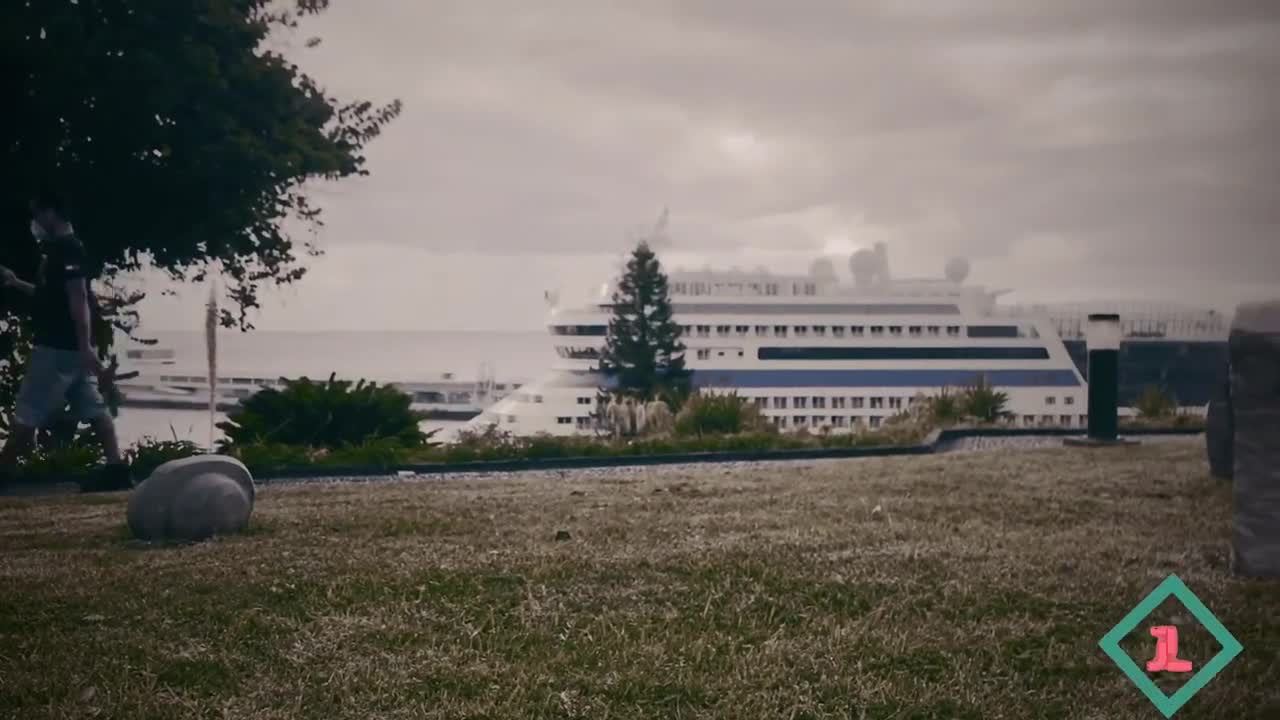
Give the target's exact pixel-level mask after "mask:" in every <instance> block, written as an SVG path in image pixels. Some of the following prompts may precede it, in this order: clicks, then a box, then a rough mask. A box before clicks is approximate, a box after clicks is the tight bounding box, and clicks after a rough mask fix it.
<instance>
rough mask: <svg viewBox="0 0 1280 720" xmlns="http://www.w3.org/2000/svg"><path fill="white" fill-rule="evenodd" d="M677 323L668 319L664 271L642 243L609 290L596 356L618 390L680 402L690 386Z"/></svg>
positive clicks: (668, 307)
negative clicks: (608, 312)
mask: <svg viewBox="0 0 1280 720" xmlns="http://www.w3.org/2000/svg"><path fill="white" fill-rule="evenodd" d="M684 351H685V347H684V344H683V343H682V342H680V326H678V325H676V323H675V321H674V320H672V318H671V298H670V296H669V295H668V288H667V275H666V273H664V272H663V271H662V265H661V264H660V263H659V262H658V258H657V256H656V255H654V253H653V250H651V249H650V248H649V245H648V243H646V242H643V241H642V242H641V243H640V244H639V245H637V246H636V249H635V250H634V251H632V253H631V259H630V260H628V261H627V269H626V272H624V273H623V275H622V277H621V278H620V279H619V280H618V287H617V288H616V289H615V290H614V293H613V317H612V319H610V320H609V332H608V336H607V338H606V339H605V346H604V349H603V351H602V352H601V354H600V370H601V371H602V372H604V373H606V374H608V375H610V376H611V377H613V378H614V379H615V380H616V381H617V386H616V388H617V390H619V391H621V392H624V393H627V394H631V395H635V396H638V397H639V398H642V399H650V398H654V397H664V399H666V400H668V402H671V401H675V402H679V399H680V398H683V397H684V396H685V395H686V394H687V393H688V389H689V371H688V369H686V368H685V365H684Z"/></svg>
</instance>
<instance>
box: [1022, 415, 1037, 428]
mask: <svg viewBox="0 0 1280 720" xmlns="http://www.w3.org/2000/svg"><path fill="white" fill-rule="evenodd" d="M1022 424H1023V425H1025V426H1026V427H1031V426H1032V425H1035V424H1036V416H1035V415H1023V416H1022Z"/></svg>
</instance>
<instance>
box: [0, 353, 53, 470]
mask: <svg viewBox="0 0 1280 720" xmlns="http://www.w3.org/2000/svg"><path fill="white" fill-rule="evenodd" d="M66 387H67V383H66V382H65V380H64V379H63V378H62V377H61V375H60V374H59V372H58V367H57V363H56V362H55V357H54V353H50V352H49V351H48V349H47V348H42V347H34V348H32V349H31V357H30V358H28V359H27V371H26V372H25V373H23V375H22V384H21V386H19V388H18V396H17V398H16V402H15V403H14V413H13V421H12V422H11V423H10V428H9V430H10V432H9V437H8V438H6V439H5V443H4V450H2V451H0V475H13V474H15V473H16V470H17V467H18V458H20V457H22V454H23V453H25V452H27V451H28V450H30V449H31V446H32V445H34V444H35V436H36V428H39V427H41V426H42V425H43V424H44V422H45V421H46V420H48V418H49V416H50V415H51V414H52V413H53V411H54V409H55V408H54V405H55V404H56V405H58V406H59V407H61V403H62V395H63V393H64V392H65V391H66Z"/></svg>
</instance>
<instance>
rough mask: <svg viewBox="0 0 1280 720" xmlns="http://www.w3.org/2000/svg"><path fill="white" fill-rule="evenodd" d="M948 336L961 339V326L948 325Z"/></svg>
mask: <svg viewBox="0 0 1280 720" xmlns="http://www.w3.org/2000/svg"><path fill="white" fill-rule="evenodd" d="M947 335H948V336H949V337H959V335H960V326H959V325H948V326H947Z"/></svg>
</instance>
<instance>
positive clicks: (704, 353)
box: [698, 348, 711, 360]
mask: <svg viewBox="0 0 1280 720" xmlns="http://www.w3.org/2000/svg"><path fill="white" fill-rule="evenodd" d="M710 357H711V351H710V350H708V349H706V348H698V359H699V360H707V359H709V358H710Z"/></svg>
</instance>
